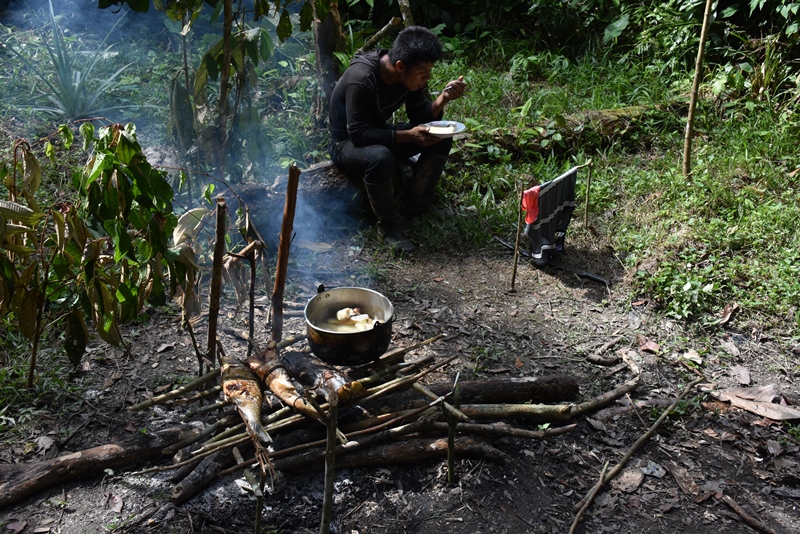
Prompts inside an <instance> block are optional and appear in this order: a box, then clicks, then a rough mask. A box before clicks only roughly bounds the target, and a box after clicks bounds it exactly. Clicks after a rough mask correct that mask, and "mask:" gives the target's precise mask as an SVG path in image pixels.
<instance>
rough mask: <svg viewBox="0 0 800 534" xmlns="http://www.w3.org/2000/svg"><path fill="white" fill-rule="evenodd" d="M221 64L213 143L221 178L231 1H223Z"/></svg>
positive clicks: (228, 86)
mask: <svg viewBox="0 0 800 534" xmlns="http://www.w3.org/2000/svg"><path fill="white" fill-rule="evenodd" d="M223 2H224V4H223V22H222V39H223V41H222V43H223V44H222V64H221V65H220V69H219V99H218V100H217V136H216V141H215V143H216V144H215V147H214V148H215V160H216V161H215V167H216V170H217V172H218V173H219V175H220V176H221V177H224V176H225V164H226V158H227V155H226V150H227V146H228V116H229V115H230V106H229V105H228V93H230V89H231V82H230V79H231V57H232V56H233V44H232V39H233V0H223Z"/></svg>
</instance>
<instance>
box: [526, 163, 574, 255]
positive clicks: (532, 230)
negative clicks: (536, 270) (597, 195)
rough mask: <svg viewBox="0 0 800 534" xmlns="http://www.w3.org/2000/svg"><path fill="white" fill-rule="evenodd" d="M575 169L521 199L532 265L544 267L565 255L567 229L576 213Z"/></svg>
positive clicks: (527, 192)
mask: <svg viewBox="0 0 800 534" xmlns="http://www.w3.org/2000/svg"><path fill="white" fill-rule="evenodd" d="M577 177H578V167H573V168H572V169H570V170H568V171H567V172H565V173H564V174H562V175H561V176H559V177H558V178H555V179H554V180H551V181H549V182H546V183H543V184H541V185H537V186H535V187H532V188H530V189H528V190H527V191H525V192H524V193H523V195H522V209H523V210H524V211H525V212H526V214H525V223H526V225H525V232H524V233H525V235H526V236H528V241H529V243H530V252H531V258H532V259H533V263H534V264H535V265H536V266H537V267H544V266H546V265H547V264H548V262H549V261H550V258H551V257H553V256H555V255H557V254H560V253H563V252H564V239H565V237H566V235H567V226H569V223H570V220H571V219H572V212H573V210H574V209H575V181H576V179H577Z"/></svg>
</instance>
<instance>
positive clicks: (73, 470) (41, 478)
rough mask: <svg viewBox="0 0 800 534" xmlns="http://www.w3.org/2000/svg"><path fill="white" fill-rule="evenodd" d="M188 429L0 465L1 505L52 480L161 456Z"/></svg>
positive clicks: (95, 472)
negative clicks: (46, 457)
mask: <svg viewBox="0 0 800 534" xmlns="http://www.w3.org/2000/svg"><path fill="white" fill-rule="evenodd" d="M187 431H189V432H195V429H194V428H190V427H179V428H174V429H170V430H164V431H162V432H158V433H152V434H140V435H138V436H137V437H136V438H135V439H132V440H129V441H123V442H120V443H111V444H107V445H100V446H99V447H93V448H91V449H86V450H83V451H79V452H75V453H72V454H68V455H66V456H59V457H58V458H53V459H52V460H44V461H42V462H36V463H30V464H3V465H0V508H2V507H4V506H8V505H10V504H13V503H15V502H17V501H19V500H21V499H24V498H25V497H27V496H29V495H32V494H33V493H35V492H37V491H40V490H43V489H45V488H48V487H50V486H53V485H55V484H59V483H62V482H67V481H73V480H75V479H76V478H82V477H88V476H95V475H98V474H101V473H102V472H103V470H104V469H110V468H116V467H120V466H123V465H128V464H132V463H135V462H140V461H142V460H148V459H150V458H154V457H158V456H161V455H162V452H161V451H162V450H163V449H164V448H165V447H169V446H170V445H172V444H173V443H176V442H179V441H181V440H183V439H184V438H185V437H186V434H187Z"/></svg>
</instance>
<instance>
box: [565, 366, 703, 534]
mask: <svg viewBox="0 0 800 534" xmlns="http://www.w3.org/2000/svg"><path fill="white" fill-rule="evenodd" d="M702 381H703V379H702V378H698V379H696V380H694V381H692V382H691V383H689V384H688V385H687V386H686V387H685V388H683V391H682V392H681V394H680V395H679V396H678V398H677V399H675V402H673V403H672V404H671V405H670V406H669V408H667V409H666V410H665V411H664V413H662V414H661V417H659V418H658V419H656V422H655V423H653V425H652V426H651V427H650V428H649V429H648V431H647V432H645V433H644V434H643V435H642V436H641V437H640V438H639V439H637V440H636V442H635V443H634V444H633V445H632V446H631V448H630V449H628V452H627V453H625V456H623V457H622V460H620V461H619V462H618V463H617V465H615V466H614V468H613V469H612V470H611V471H609V472H608V474H607V475H605V476H601V477H600V480H599V481H598V483H597V484H596V486H600V487H602V486H603V485H605V484H607V483H609V482H610V481H611V480H613V479H614V477H616V476H617V475H618V474H619V473H620V472H621V471H622V470H623V469H624V468H625V466H626V465H627V464H628V461H630V459H631V457H633V455H634V453H635V452H636V451H637V450H639V447H641V446H642V444H644V442H645V441H647V440H648V439H650V437H651V436H652V435H653V434H655V432H656V430H658V429H659V427H660V426H661V424H662V423H663V422H664V421H665V420H666V419H667V417H669V415H670V414H671V413H672V411H673V410H674V409H675V407H676V406H677V405H678V403H679V402H680V401H682V400H683V399H684V398H686V395H688V394H689V393H690V392H691V391H692V389H694V387H695V386H696V385H697V384H699V383H700V382H702ZM600 487H598V488H597V491H595V489H594V488H592V491H591V492H589V494H587V495H586V496H585V497H584V498H583V499H581V501H580V502H579V503H578V506H579V507H580V509H579V511H578V514H577V515H576V516H575V520H574V521H573V523H572V528H571V529H570V534H573V533H574V532H575V528H576V527H577V525H578V522H579V521H580V518H581V516H582V515H583V512H584V511H586V510H587V509H588V508H589V506H588V505H590V504H591V502H592V501H593V500H594V497H595V495H597V493H598V491H599V490H600V489H601V488H600Z"/></svg>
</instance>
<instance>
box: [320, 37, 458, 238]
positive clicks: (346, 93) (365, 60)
mask: <svg viewBox="0 0 800 534" xmlns="http://www.w3.org/2000/svg"><path fill="white" fill-rule="evenodd" d="M441 59H442V44H441V42H439V39H437V38H436V36H435V35H434V34H433V33H432V32H431V31H430V30H428V29H427V28H423V27H421V26H411V27H409V28H406V29H404V30H403V31H401V32H400V34H399V35H398V36H397V38H396V39H395V41H394V43H393V45H392V48H391V50H383V49H382V50H377V51H373V52H367V53H364V54H359V55H356V56H355V58H353V60H352V61H351V63H350V67H349V68H348V69H347V70H346V71H345V73H344V74H343V75H342V77H341V79H340V80H339V81H338V82H337V84H336V87H335V88H334V90H333V94H332V95H331V106H330V118H329V123H328V127H329V130H330V133H331V144H330V147H329V153H330V156H331V160H332V161H333V163H334V164H335V165H336V166H337V167H338V168H339V169H341V170H342V171H343V172H344V173H345V174H346V175H347V176H348V178H350V179H351V180H354V181H356V182H357V183H358V182H361V181H363V184H364V190H365V191H366V194H367V198H368V199H369V204H370V207H371V208H372V211H373V212H374V213H375V216H376V217H377V219H378V232H379V235H380V236H381V237H382V239H383V240H384V241H385V242H386V243H387V244H388V245H389V246H391V247H392V248H393V249H394V250H396V251H400V252H407V253H410V252H413V251H414V249H415V247H414V245H413V243H411V241H409V240H408V239H407V238H406V236H405V235H404V234H403V231H402V229H401V227H400V225H399V223H398V218H397V214H396V212H395V205H394V193H395V187H396V186H399V187H402V188H403V189H404V190H403V195H402V199H403V204H404V206H403V211H404V215H405V216H407V217H414V216H417V215H420V214H422V213H424V212H425V211H427V210H428V208H429V207H430V205H431V202H432V200H433V195H434V192H435V190H436V184H437V183H438V181H439V178H440V177H441V175H442V172H443V170H444V166H445V163H447V156H448V154H449V153H450V148H451V147H452V144H453V140H452V138H440V137H435V136H433V135H431V134H430V133H429V127H428V126H425V123H429V122H432V121H437V120H441V118H442V116H443V114H444V107H445V105H446V104H447V103H448V102H450V101H452V100H456V99H458V98H461V96H462V95H463V94H464V90H465V88H466V84H465V83H464V79H463V78H464V77H463V76H460V77H459V78H458V79H457V80H452V81H450V82H449V83H448V84H447V86H446V87H445V88H444V90H442V91H441V92H440V93H439V94H438V96H437V97H436V99H435V100H433V101H431V100H430V99H429V97H428V96H427V92H426V90H425V88H426V86H427V84H428V80H429V79H430V77H431V70H432V69H433V65H434V63H436V62H437V61H439V60H441ZM403 105H405V109H406V114H407V116H408V119H409V121H410V123H404V124H389V122H388V121H389V120H390V119H391V117H392V114H393V113H394V112H395V111H397V110H398V109H400V108H401V107H402V106H403ZM416 155H419V158H418V159H417V162H416V165H414V166H413V173H404V172H401V171H400V170H399V169H400V168H402V166H403V165H404V163H405V162H407V161H408V160H409V158H412V157H413V156H416Z"/></svg>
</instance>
